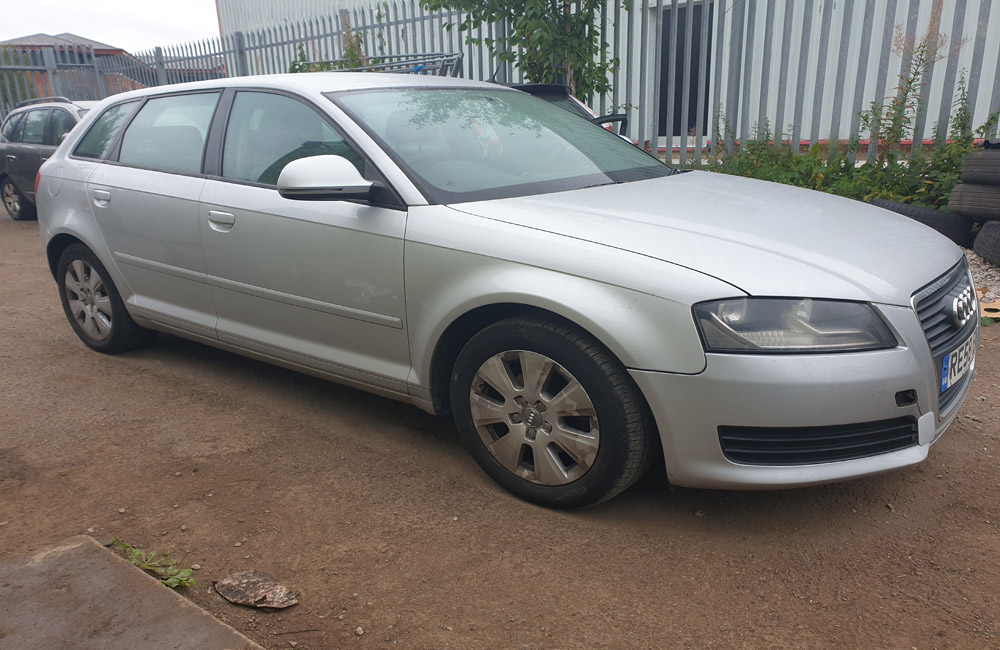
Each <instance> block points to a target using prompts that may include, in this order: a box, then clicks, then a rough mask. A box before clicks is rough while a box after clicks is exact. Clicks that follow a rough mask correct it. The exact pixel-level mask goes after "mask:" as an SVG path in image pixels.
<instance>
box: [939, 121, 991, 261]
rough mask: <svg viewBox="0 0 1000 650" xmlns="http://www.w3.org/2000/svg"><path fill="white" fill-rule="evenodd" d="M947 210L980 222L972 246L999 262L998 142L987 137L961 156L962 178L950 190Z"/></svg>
mask: <svg viewBox="0 0 1000 650" xmlns="http://www.w3.org/2000/svg"><path fill="white" fill-rule="evenodd" d="M948 211H949V212H951V213H954V214H957V215H961V216H963V217H966V218H969V219H972V220H974V221H976V222H978V223H979V224H980V225H979V233H978V234H977V235H976V240H975V242H974V243H973V248H974V249H975V251H976V252H977V253H979V255H980V256H981V257H982V258H983V259H984V260H986V261H987V262H991V263H993V264H997V265H1000V143H990V142H989V141H987V142H986V145H985V146H984V147H983V148H982V149H976V150H975V151H973V152H972V153H970V154H969V155H968V156H966V157H965V166H964V167H962V182H961V183H960V184H959V185H957V186H955V189H954V190H952V191H951V197H950V198H949V199H948Z"/></svg>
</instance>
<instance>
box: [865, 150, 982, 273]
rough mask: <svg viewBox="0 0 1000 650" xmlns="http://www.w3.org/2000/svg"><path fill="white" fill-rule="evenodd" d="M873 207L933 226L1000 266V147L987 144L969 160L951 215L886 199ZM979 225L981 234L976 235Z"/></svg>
mask: <svg viewBox="0 0 1000 650" xmlns="http://www.w3.org/2000/svg"><path fill="white" fill-rule="evenodd" d="M871 204H872V205H877V206H878V207H880V208H885V209H886V210H892V211H893V212H898V213H899V214H903V215H906V216H907V217H910V218H911V219H914V220H915V221H919V222H920V223H922V224H924V225H926V226H930V227H931V228H933V229H934V230H936V231H938V232H939V233H941V234H942V235H944V236H945V237H947V238H948V239H950V240H952V241H953V242H955V243H956V244H958V245H959V246H962V247H963V248H973V249H975V251H976V252H977V253H979V255H980V256H981V257H982V258H983V259H985V260H986V261H988V262H991V263H993V264H996V265H998V266H1000V143H991V142H989V141H988V140H987V141H986V143H985V145H984V147H983V148H982V149H976V150H975V151H972V152H971V153H970V154H969V155H968V156H966V158H965V165H964V166H963V167H962V182H961V183H960V184H958V185H956V186H955V189H954V190H952V192H951V197H950V198H949V201H948V211H947V212H945V211H943V210H928V209H927V208H921V207H918V206H915V205H910V204H908V203H896V202H895V201H886V200H884V199H873V200H872V201H871ZM976 224H979V231H978V234H974V233H973V230H974V229H975V226H976Z"/></svg>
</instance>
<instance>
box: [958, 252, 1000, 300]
mask: <svg viewBox="0 0 1000 650" xmlns="http://www.w3.org/2000/svg"><path fill="white" fill-rule="evenodd" d="M962 250H964V251H965V258H966V259H967V260H969V268H970V269H971V270H972V279H973V280H975V282H976V288H977V289H982V288H983V287H988V288H989V291H987V292H986V295H985V296H984V297H983V300H982V301H983V302H994V301H996V300H1000V267H998V266H997V265H996V264H991V263H989V262H987V261H986V260H984V259H983V258H982V257H980V256H979V253H977V252H976V251H974V250H972V249H971V248H963V249H962Z"/></svg>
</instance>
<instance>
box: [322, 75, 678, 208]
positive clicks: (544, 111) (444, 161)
mask: <svg viewBox="0 0 1000 650" xmlns="http://www.w3.org/2000/svg"><path fill="white" fill-rule="evenodd" d="M327 97H329V98H330V99H331V100H333V101H334V102H336V103H337V104H339V105H340V106H341V107H342V108H344V109H345V110H346V111H347V112H348V113H350V114H351V116H352V117H354V119H355V120H356V121H357V122H358V123H359V124H360V125H361V126H362V127H363V128H365V129H366V130H367V131H368V132H369V133H370V134H371V135H372V136H373V137H374V138H375V139H376V140H379V141H380V142H381V144H382V145H383V147H384V148H385V149H386V150H387V151H388V152H389V153H390V155H392V156H393V157H394V158H395V159H396V161H397V162H398V163H400V164H401V166H402V167H403V169H404V170H406V171H407V172H408V174H409V175H410V177H411V178H412V179H413V180H414V182H415V183H416V184H417V185H418V186H419V187H420V188H421V190H422V191H423V192H424V194H425V195H426V196H427V197H428V198H429V199H431V200H432V201H435V202H438V203H455V202H462V201H478V200H486V199H498V198H506V197H513V196H527V195H532V194H541V193H547V192H558V191H565V190H573V189H581V188H584V187H590V186H593V185H607V184H611V183H627V182H630V181H637V180H644V179H648V178H657V177H660V176H668V175H670V174H672V173H673V170H672V169H671V168H670V167H668V166H666V165H664V164H663V163H662V162H660V161H659V160H657V159H656V158H654V157H652V156H650V155H648V154H646V153H644V152H643V151H641V150H639V149H638V148H636V147H634V146H632V144H630V143H629V142H626V141H625V140H623V139H621V138H619V137H618V136H616V135H614V134H613V133H610V132H609V131H607V130H606V129H604V128H602V127H600V126H597V125H595V124H592V123H590V122H588V121H587V120H581V119H580V118H579V117H578V116H576V115H573V114H572V113H570V112H569V111H566V110H563V109H561V108H557V107H556V106H554V105H552V104H549V103H547V102H544V101H542V100H539V99H537V98H535V97H531V96H529V95H527V94H525V93H520V92H516V91H512V90H502V89H496V90H494V89H491V88H482V89H480V88H476V89H471V88H469V89H459V88H407V89H385V90H374V91H354V92H343V93H329V94H327Z"/></svg>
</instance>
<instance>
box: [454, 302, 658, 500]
mask: <svg viewBox="0 0 1000 650" xmlns="http://www.w3.org/2000/svg"><path fill="white" fill-rule="evenodd" d="M451 400H452V409H453V411H454V415H455V421H456V423H457V424H458V428H459V431H460V433H461V435H462V439H463V441H464V442H465V444H466V446H467V447H468V448H469V450H470V452H471V453H472V455H473V457H474V458H475V459H476V461H477V462H478V463H479V465H480V467H482V468H483V470H484V471H486V473H487V474H489V475H490V476H491V477H492V478H493V479H494V480H495V481H497V482H498V483H499V484H500V485H502V486H503V487H504V488H506V489H507V490H509V491H510V492H512V493H514V494H516V495H517V496H519V497H521V498H523V499H526V500H528V501H531V502H534V503H537V504H540V505H544V506H550V507H557V508H581V507H586V506H591V505H595V504H597V503H600V502H602V501H605V500H607V499H610V498H611V497H613V496H615V495H616V494H618V493H620V492H622V491H623V490H625V489H626V488H628V487H629V486H630V485H632V484H633V483H634V482H635V481H636V480H638V479H639V478H640V477H641V476H642V474H643V473H644V472H645V471H646V469H648V466H649V463H650V459H651V454H650V450H651V448H652V444H651V440H652V438H651V431H652V428H653V427H652V425H651V421H652V419H651V417H650V416H649V414H648V408H647V407H646V405H645V402H644V401H643V399H642V397H641V396H640V395H639V392H638V389H637V388H636V387H635V385H634V383H633V382H632V379H631V377H629V376H628V373H627V372H626V370H625V368H624V367H623V366H622V365H621V363H620V362H619V361H618V360H617V359H615V358H614V356H613V355H612V354H611V353H610V352H609V351H608V350H606V349H605V348H604V347H603V346H601V345H600V344H599V343H597V342H596V341H594V340H593V339H591V338H590V337H589V336H586V335H585V334H583V333H581V332H579V331H577V330H576V329H574V328H572V327H570V326H568V325H564V324H562V323H557V322H553V321H550V320H546V319H541V318H536V317H514V318H509V319H506V320H503V321H500V322H498V323H495V324H494V325H491V326H490V327H487V328H486V329H484V330H483V331H481V332H480V333H479V334H477V335H476V336H474V337H473V338H472V339H471V340H470V341H469V342H468V344H466V346H465V347H464V348H463V349H462V352H461V353H460V354H459V356H458V360H457V361H456V364H455V370H454V372H453V374H452V385H451Z"/></svg>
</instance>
